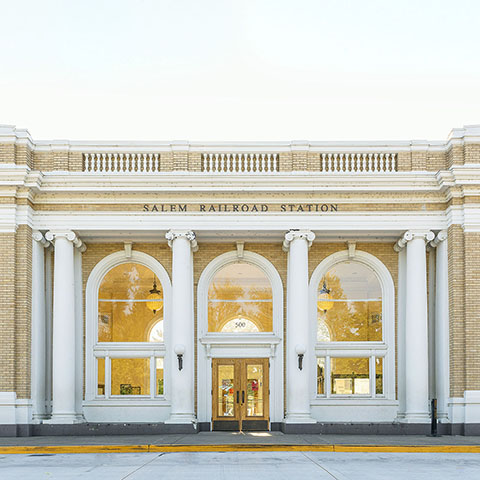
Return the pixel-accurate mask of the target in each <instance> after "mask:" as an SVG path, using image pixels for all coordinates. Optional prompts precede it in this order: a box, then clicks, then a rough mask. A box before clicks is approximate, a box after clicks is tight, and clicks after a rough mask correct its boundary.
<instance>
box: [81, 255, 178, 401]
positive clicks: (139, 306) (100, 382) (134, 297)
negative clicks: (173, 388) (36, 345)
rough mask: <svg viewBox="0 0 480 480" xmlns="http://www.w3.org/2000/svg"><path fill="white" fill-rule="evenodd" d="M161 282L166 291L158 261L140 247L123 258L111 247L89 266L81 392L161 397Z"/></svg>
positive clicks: (92, 395)
mask: <svg viewBox="0 0 480 480" xmlns="http://www.w3.org/2000/svg"><path fill="white" fill-rule="evenodd" d="M150 265H151V266H150ZM159 275H160V278H159ZM165 285H166V287H167V289H168V292H169V291H170V290H169V289H170V284H169V280H168V275H167V274H166V272H165V270H164V269H163V267H162V266H161V265H160V264H158V262H156V261H155V260H154V259H153V258H152V257H150V256H148V255H146V254H144V253H141V252H132V254H131V256H130V257H129V258H128V259H127V258H126V257H125V255H124V253H123V252H117V253H115V254H112V255H109V256H108V257H106V258H105V259H103V260H102V261H101V262H100V263H99V264H98V265H97V266H96V267H95V268H94V270H93V271H92V273H91V275H90V278H89V280H88V282H87V392H86V397H87V398H89V399H94V398H95V399H115V398H117V399H121V398H125V397H138V398H139V399H140V398H148V399H154V398H157V397H162V398H163V396H164V393H165V392H164V357H165V352H166V348H165V343H164V342H165V335H164V323H165V321H164V318H165V315H166V312H165V307H166V297H167V295H166V294H165ZM92 358H93V364H92V361H91V359H92ZM92 375H93V376H94V379H93V378H92ZM93 382H95V383H93Z"/></svg>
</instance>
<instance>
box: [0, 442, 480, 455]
mask: <svg viewBox="0 0 480 480" xmlns="http://www.w3.org/2000/svg"><path fill="white" fill-rule="evenodd" d="M138 452H141V453H148V452H166V453H179V452H358V453H360V452H377V453H480V445H268V444H258V445H251V444H250V445H245V444H231V445H225V444H224V445H175V444H173V445H172V444H170V445H56V446H40V445H39V446H9V447H0V454H2V455H6V454H24V455H25V454H57V453H58V454H60V453H138Z"/></svg>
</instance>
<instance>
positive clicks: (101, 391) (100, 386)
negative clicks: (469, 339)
mask: <svg viewBox="0 0 480 480" xmlns="http://www.w3.org/2000/svg"><path fill="white" fill-rule="evenodd" d="M97 395H105V359H104V358H97Z"/></svg>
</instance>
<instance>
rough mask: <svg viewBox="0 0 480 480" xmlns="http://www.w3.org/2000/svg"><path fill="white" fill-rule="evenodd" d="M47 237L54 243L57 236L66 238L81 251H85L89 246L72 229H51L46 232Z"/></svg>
mask: <svg viewBox="0 0 480 480" xmlns="http://www.w3.org/2000/svg"><path fill="white" fill-rule="evenodd" d="M45 238H46V239H47V240H48V241H49V242H52V243H55V240H56V239H57V238H65V239H66V240H68V241H69V242H72V243H73V246H74V247H75V248H77V249H78V250H79V252H80V253H83V252H85V250H86V249H87V246H86V245H85V243H84V242H83V241H82V240H81V239H80V238H79V237H78V236H77V234H76V233H75V232H73V231H72V230H49V231H48V232H47V233H46V234H45Z"/></svg>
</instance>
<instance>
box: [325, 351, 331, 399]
mask: <svg viewBox="0 0 480 480" xmlns="http://www.w3.org/2000/svg"><path fill="white" fill-rule="evenodd" d="M330 359H331V357H330V355H327V356H326V357H325V396H326V397H327V398H330V395H331V386H332V385H331V378H330V371H331V366H330Z"/></svg>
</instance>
